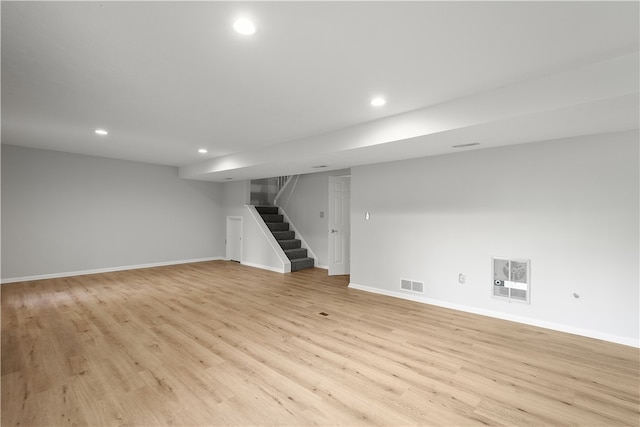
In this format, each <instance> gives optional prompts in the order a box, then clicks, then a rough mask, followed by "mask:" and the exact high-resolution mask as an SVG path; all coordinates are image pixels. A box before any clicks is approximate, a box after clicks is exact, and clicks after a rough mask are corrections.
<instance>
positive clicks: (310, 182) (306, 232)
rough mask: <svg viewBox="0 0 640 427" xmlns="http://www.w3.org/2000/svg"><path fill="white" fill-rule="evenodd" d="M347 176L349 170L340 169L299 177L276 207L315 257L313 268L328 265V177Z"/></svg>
mask: <svg viewBox="0 0 640 427" xmlns="http://www.w3.org/2000/svg"><path fill="white" fill-rule="evenodd" d="M349 173H350V170H349V169H341V170H336V171H330V172H319V173H312V174H305V175H300V177H299V179H298V182H297V183H296V185H295V188H293V191H291V193H290V194H286V195H285V196H284V197H283V199H282V203H281V204H280V203H279V204H280V207H282V208H283V209H284V210H285V211H286V212H287V215H288V216H289V219H290V220H291V222H292V223H293V224H294V225H295V227H296V229H297V230H298V231H299V232H300V234H301V235H302V236H303V237H304V239H305V241H306V242H307V244H308V245H309V247H310V248H311V249H312V250H313V252H314V253H315V254H316V256H317V257H318V259H317V260H316V265H317V266H321V267H324V268H327V266H328V264H329V254H328V251H329V235H328V221H327V220H328V217H329V177H330V176H340V175H348V174H349ZM320 212H324V218H320Z"/></svg>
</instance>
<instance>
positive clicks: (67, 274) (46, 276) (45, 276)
mask: <svg viewBox="0 0 640 427" xmlns="http://www.w3.org/2000/svg"><path fill="white" fill-rule="evenodd" d="M222 259H224V258H223V257H211V258H195V259H184V260H179V261H164V262H152V263H149V264H137V265H123V266H119V267H107V268H96V269H92V270H79V271H69V272H64V273H52V274H39V275H36V276H24V277H11V278H8V279H2V280H1V281H0V284H3V285H4V284H5V283H16V282H29V281H32V280H44V279H57V278H60V277H72V276H84V275H86V274H100V273H111V272H114V271H124V270H137V269H140V268H153V267H164V266H167V265H177V264H190V263H194V262H205V261H218V260H222Z"/></svg>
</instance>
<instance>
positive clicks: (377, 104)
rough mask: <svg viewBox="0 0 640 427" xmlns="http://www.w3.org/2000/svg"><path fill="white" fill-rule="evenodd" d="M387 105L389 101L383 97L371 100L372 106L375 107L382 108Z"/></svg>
mask: <svg viewBox="0 0 640 427" xmlns="http://www.w3.org/2000/svg"><path fill="white" fill-rule="evenodd" d="M386 103H387V100H386V99H384V98H383V97H381V96H377V97H375V98H373V99H372V100H371V105H373V106H374V107H382V106H383V105H384V104H386Z"/></svg>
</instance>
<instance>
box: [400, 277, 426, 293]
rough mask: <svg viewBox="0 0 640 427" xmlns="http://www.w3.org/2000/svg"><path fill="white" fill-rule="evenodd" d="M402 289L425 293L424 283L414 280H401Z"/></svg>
mask: <svg viewBox="0 0 640 427" xmlns="http://www.w3.org/2000/svg"><path fill="white" fill-rule="evenodd" d="M400 289H402V290H405V291H411V292H420V293H424V283H422V282H415V281H413V280H406V279H400Z"/></svg>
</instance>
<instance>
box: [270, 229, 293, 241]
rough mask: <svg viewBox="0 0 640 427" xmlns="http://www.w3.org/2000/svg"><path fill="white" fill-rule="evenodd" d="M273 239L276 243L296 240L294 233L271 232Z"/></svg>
mask: <svg viewBox="0 0 640 427" xmlns="http://www.w3.org/2000/svg"><path fill="white" fill-rule="evenodd" d="M272 233H273V237H275V238H276V240H277V241H278V242H280V241H281V240H293V239H295V238H296V233H295V231H272Z"/></svg>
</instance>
